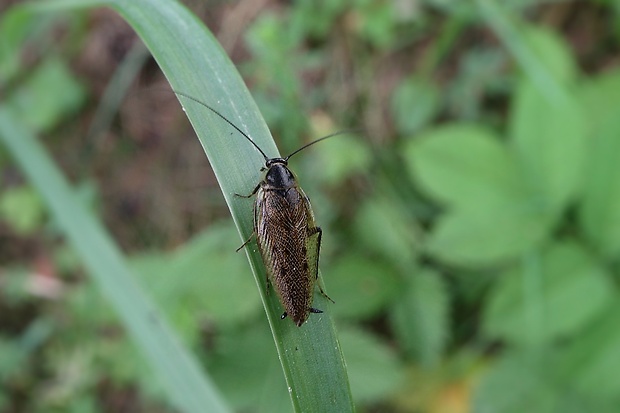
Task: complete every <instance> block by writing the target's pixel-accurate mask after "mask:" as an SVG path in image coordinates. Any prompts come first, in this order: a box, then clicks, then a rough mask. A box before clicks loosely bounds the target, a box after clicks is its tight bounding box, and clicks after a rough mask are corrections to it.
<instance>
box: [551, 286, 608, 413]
mask: <svg viewBox="0 0 620 413" xmlns="http://www.w3.org/2000/svg"><path fill="white" fill-rule="evenodd" d="M585 294H587V291H584V295H583V297H584V298H585ZM607 303H609V301H607ZM609 304H611V305H608V306H607V307H605V311H603V312H601V314H600V316H599V317H598V318H597V319H595V320H592V321H591V322H590V323H588V324H587V325H586V326H585V327H586V328H585V329H583V330H582V331H581V333H580V334H579V335H578V336H576V337H575V338H574V339H573V340H572V341H571V342H570V343H569V344H568V345H567V346H566V347H564V348H563V349H562V350H561V351H560V353H559V359H560V365H561V370H560V372H559V373H560V376H561V377H568V378H570V382H571V384H572V385H573V386H574V388H575V389H576V390H577V391H578V392H579V393H580V394H584V395H588V396H590V397H592V398H593V399H602V400H615V402H616V403H615V405H616V409H617V406H618V404H617V403H618V401H620V398H619V395H620V374H618V372H619V371H620V355H619V354H618V348H620V329H618V320H619V319H620V297H618V294H614V297H613V302H611V303H609ZM590 411H593V410H590Z"/></svg>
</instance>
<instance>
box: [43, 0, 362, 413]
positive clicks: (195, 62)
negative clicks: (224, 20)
mask: <svg viewBox="0 0 620 413" xmlns="http://www.w3.org/2000/svg"><path fill="white" fill-rule="evenodd" d="M52 3H53V2H52ZM101 4H103V5H109V6H110V7H112V8H113V9H115V10H116V11H117V12H118V13H119V14H121V15H122V16H123V17H124V18H125V20H126V21H127V22H128V23H129V24H130V25H131V26H132V27H133V28H134V30H135V31H136V32H137V33H138V35H139V36H140V37H141V38H142V40H143V41H144V43H145V44H146V46H147V47H148V48H149V50H150V51H151V53H152V55H153V56H154V58H155V59H156V60H157V62H158V64H159V66H160V67H161V69H162V71H163V72H164V74H165V75H166V77H167V78H168V80H169V82H170V84H171V85H172V87H173V89H174V90H177V91H179V92H183V93H187V94H191V95H192V96H194V97H196V98H198V99H200V100H202V101H204V102H206V103H208V104H210V105H212V106H214V107H215V108H216V109H217V110H218V111H219V112H220V113H221V114H222V115H224V116H225V117H226V118H228V119H229V120H231V121H232V122H234V123H235V125H237V126H238V127H239V128H240V129H242V130H243V131H245V132H246V133H247V134H248V135H249V136H250V137H251V138H252V139H253V140H254V141H255V142H256V143H257V144H258V145H259V146H260V147H261V148H262V149H263V150H264V151H265V152H266V153H267V154H268V155H269V156H272V157H273V156H277V155H278V152H277V148H276V146H275V143H274V141H273V138H272V137H271V135H270V133H269V130H268V128H267V126H266V125H265V122H264V120H263V118H262V116H261V114H260V112H259V110H258V108H257V106H256V104H255V103H254V101H253V99H252V97H251V95H250V93H249V91H248V90H247V88H246V87H245V84H244V83H243V80H242V79H241V76H240V75H239V73H238V72H237V70H236V68H235V67H234V65H233V64H232V63H231V62H230V60H229V59H228V57H227V55H226V53H225V52H224V51H223V50H222V48H221V46H220V45H219V43H218V42H217V40H216V39H215V38H214V37H213V35H212V34H211V33H210V32H209V31H208V30H207V29H206V28H205V26H204V25H203V24H202V23H201V22H200V21H199V20H198V19H197V18H196V17H195V16H194V15H192V14H191V13H190V12H189V11H188V10H187V9H185V8H184V7H183V6H181V5H180V4H179V3H178V2H176V1H161V0H132V1H121V0H109V1H102V2H101ZM179 99H180V100H181V103H182V104H183V105H184V109H185V110H186V112H187V115H188V117H189V119H190V122H191V123H192V125H193V127H194V129H195V131H196V133H197V135H198V138H199V139H200V142H201V144H202V146H203V148H204V150H205V152H206V154H207V157H208V158H209V161H210V163H211V165H212V167H213V170H214V172H215V175H216V177H217V179H218V182H219V184H220V187H221V188H222V192H223V193H224V197H225V199H226V202H227V204H228V206H229V209H230V211H231V214H232V217H233V220H234V221H235V224H236V225H237V228H238V230H239V232H240V235H241V237H240V239H241V240H245V239H247V238H248V237H249V236H250V234H251V233H252V205H251V202H250V201H248V200H247V199H241V198H238V197H235V196H234V194H235V193H241V194H246V193H250V192H251V190H252V189H253V188H254V187H255V186H256V184H257V183H258V180H259V179H260V172H259V171H260V168H261V167H262V166H263V165H262V164H263V158H262V156H261V155H260V154H259V153H258V152H257V151H256V149H255V148H253V147H252V146H251V145H250V144H249V143H248V142H246V141H244V139H243V138H242V137H241V136H239V135H238V132H236V131H235V130H234V129H232V127H230V125H228V124H226V123H225V122H223V121H222V120H221V119H220V118H219V117H217V116H216V115H215V114H213V113H210V112H209V111H208V110H205V108H204V107H202V106H200V105H199V104H197V103H195V102H192V101H191V100H189V99H184V98H183V97H179ZM246 251H247V254H248V258H249V261H250V264H251V267H252V271H253V273H254V277H255V279H256V283H257V285H258V287H259V290H260V293H261V297H262V300H263V303H264V305H265V309H266V313H267V317H268V320H269V324H270V326H271V329H272V333H273V336H274V340H275V343H276V348H277V350H278V354H279V357H280V361H281V364H282V368H283V370H284V375H285V378H286V381H287V384H288V388H289V392H290V395H291V399H292V402H293V406H294V409H295V411H303V412H326V411H334V412H349V411H353V402H352V398H351V393H350V389H349V383H348V377H347V372H346V369H345V365H344V359H343V356H342V352H341V350H340V345H339V343H338V340H337V337H336V333H335V328H334V325H333V321H332V319H331V317H330V316H329V313H330V311H329V302H328V301H327V300H326V299H325V298H324V297H322V296H321V295H320V294H318V293H316V294H315V301H314V302H315V304H316V306H317V307H319V308H321V309H322V310H324V311H325V313H323V314H318V315H317V314H315V315H313V317H311V318H310V320H309V321H308V322H307V323H306V324H304V326H303V327H301V328H298V327H296V326H295V325H294V324H293V323H291V322H290V320H284V321H282V320H280V314H281V313H282V309H281V306H280V303H279V302H278V299H277V297H276V294H268V293H267V289H266V282H265V280H266V276H265V269H264V266H263V263H262V260H261V258H260V255H259V253H258V250H257V249H255V248H246ZM231 253H234V251H231ZM205 276H212V277H213V276H217V274H209V273H208V267H206V268H205Z"/></svg>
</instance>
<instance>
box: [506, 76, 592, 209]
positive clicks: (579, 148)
mask: <svg viewBox="0 0 620 413" xmlns="http://www.w3.org/2000/svg"><path fill="white" fill-rule="evenodd" d="M514 99H515V101H514V103H513V107H512V110H511V114H510V135H511V138H512V143H513V144H514V148H515V150H516V155H517V158H518V162H519V165H520V167H521V170H522V174H523V176H524V178H525V180H526V183H527V186H528V188H529V189H530V190H531V192H532V193H534V194H537V197H538V198H539V199H540V200H541V201H542V202H544V206H545V207H546V208H549V209H555V210H560V209H562V208H563V207H565V206H566V204H567V203H568V202H569V201H571V200H572V199H573V198H574V197H575V196H576V195H577V192H578V191H579V189H580V188H581V184H582V180H583V174H584V166H585V159H586V156H587V153H588V146H587V145H588V141H587V139H586V138H587V136H586V124H585V121H584V114H583V112H582V110H581V108H580V107H579V106H578V105H577V104H576V103H575V102H574V101H572V100H571V101H567V102H565V103H564V104H562V105H552V104H550V103H549V102H548V101H547V100H545V98H544V96H542V94H541V93H540V92H539V91H538V90H537V89H536V88H535V86H534V85H533V84H532V83H530V82H529V81H527V80H524V81H522V82H521V83H520V85H519V87H518V88H517V91H516V97H515V98H514Z"/></svg>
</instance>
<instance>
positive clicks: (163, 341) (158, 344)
mask: <svg viewBox="0 0 620 413" xmlns="http://www.w3.org/2000/svg"><path fill="white" fill-rule="evenodd" d="M0 141H3V142H4V144H5V145H6V147H7V148H8V149H9V151H10V153H11V154H12V155H13V157H14V158H15V159H16V160H17V162H18V163H19V165H20V166H21V168H22V169H23V170H24V172H25V174H26V175H27V176H28V178H29V179H30V180H31V181H32V183H33V184H34V185H35V187H36V188H37V190H38V191H39V192H40V193H41V195H42V197H43V198H44V200H45V202H46V203H47V205H48V207H49V209H50V211H51V213H52V214H53V215H54V217H55V218H56V220H57V221H58V223H59V225H60V227H61V228H62V230H63V231H64V233H65V235H66V237H67V239H68V240H69V241H70V242H71V244H72V245H73V247H74V248H75V249H76V250H77V252H78V253H79V254H80V257H81V258H82V259H83V260H84V264H85V265H86V267H87V268H88V273H89V274H90V275H91V276H92V277H93V280H94V281H95V282H96V283H97V284H98V285H99V288H100V289H101V291H102V292H103V294H104V295H105V297H106V298H107V299H108V301H109V302H110V303H111V304H112V305H113V307H114V308H115V309H116V311H117V313H118V315H119V317H120V319H121V320H122V321H123V323H124V324H125V326H126V327H127V330H128V332H129V333H130V334H131V336H132V337H133V339H134V341H135V342H136V343H137V344H138V346H139V348H140V350H141V352H143V353H144V354H145V356H146V357H147V359H148V360H149V362H150V363H151V365H152V366H153V368H154V370H155V371H156V372H157V374H158V376H159V378H160V379H161V381H162V383H163V384H164V388H165V390H166V391H167V394H168V396H169V398H170V399H171V401H172V403H173V404H174V405H175V406H176V407H177V408H178V409H179V410H180V411H183V412H186V413H201V412H204V411H213V412H227V411H228V409H227V408H226V407H225V405H224V403H223V402H222V399H221V397H220V396H219V395H218V394H217V391H216V390H215V388H214V386H213V384H212V383H211V382H210V380H209V379H208V378H207V377H205V375H204V374H203V373H202V372H201V368H200V365H199V364H198V362H197V361H196V360H195V359H194V358H193V357H192V355H191V354H190V353H188V352H187V350H185V349H184V348H183V346H182V345H181V344H180V343H179V341H178V339H177V338H176V336H175V334H174V333H173V332H172V329H171V328H170V327H169V326H168V324H167V323H166V322H165V321H164V319H163V318H162V317H161V316H160V314H159V311H158V310H157V309H156V308H155V307H154V305H153V304H152V303H151V301H150V300H149V299H148V297H146V296H145V295H144V293H143V291H142V289H141V288H140V287H139V286H138V285H137V284H136V283H135V281H134V279H133V277H132V275H131V273H130V271H129V269H128V266H127V263H126V262H125V260H124V259H123V256H122V255H121V253H120V252H119V250H118V248H117V247H116V245H115V243H114V241H112V240H111V239H110V237H109V235H108V234H107V232H106V231H105V229H104V228H103V227H102V226H101V224H100V222H99V221H98V220H97V219H96V218H95V217H94V216H93V215H92V214H91V213H90V212H89V211H88V210H87V209H86V208H85V207H84V205H83V204H82V203H81V202H80V201H79V199H78V198H77V197H76V196H75V194H74V192H73V191H72V190H71V188H70V187H69V184H68V183H67V181H66V180H65V178H64V177H63V176H62V174H61V173H60V171H59V169H58V168H57V166H56V165H55V164H54V163H53V161H52V160H51V159H50V157H49V155H48V154H47V153H46V151H45V149H44V148H43V147H42V146H41V145H40V144H39V143H38V142H37V140H36V138H35V137H34V136H33V134H32V133H31V132H30V131H29V130H28V129H27V128H25V127H24V126H22V125H20V124H19V123H18V122H17V121H15V119H14V116H12V115H11V113H10V112H9V111H8V110H7V109H6V108H4V107H0ZM145 374H146V373H145Z"/></svg>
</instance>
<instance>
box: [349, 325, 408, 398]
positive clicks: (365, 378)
mask: <svg viewBox="0 0 620 413" xmlns="http://www.w3.org/2000/svg"><path fill="white" fill-rule="evenodd" d="M340 339H341V341H342V349H343V351H344V353H345V355H346V358H347V366H348V368H349V374H350V379H351V391H352V392H353V397H354V398H355V402H356V403H372V402H377V401H380V400H382V399H383V398H385V397H386V396H387V395H388V394H390V393H394V392H395V390H396V389H397V388H398V386H399V385H401V384H402V382H403V379H404V372H403V371H402V369H401V365H400V363H399V361H398V359H397V358H396V355H395V354H394V353H393V352H392V350H391V349H390V348H389V347H388V346H387V345H386V344H384V343H382V342H380V341H379V340H378V339H377V338H376V337H375V336H372V335H370V334H368V333H365V332H363V331H361V330H354V329H344V330H342V332H341V336H340Z"/></svg>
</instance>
